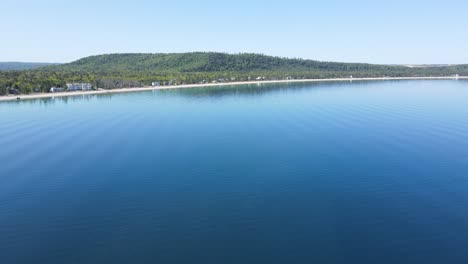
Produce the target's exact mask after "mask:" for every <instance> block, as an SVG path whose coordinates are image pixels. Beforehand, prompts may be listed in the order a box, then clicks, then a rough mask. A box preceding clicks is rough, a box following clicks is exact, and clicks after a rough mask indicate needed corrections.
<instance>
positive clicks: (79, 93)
mask: <svg viewBox="0 0 468 264" xmlns="http://www.w3.org/2000/svg"><path fill="white" fill-rule="evenodd" d="M456 79H459V80H468V76H460V77H457V78H456V77H453V76H449V77H379V78H330V79H302V80H272V81H245V82H225V83H208V84H184V85H173V86H155V87H153V86H148V87H139V88H119V89H112V90H95V91H75V92H60V93H41V94H27V95H7V96H0V101H14V100H18V98H20V99H21V100H28V99H39V98H50V97H64V96H82V95H95V94H110V93H130V92H141V91H151V90H166V89H186V88H197V87H218V86H230V85H246V84H268V83H301V82H345V81H346V82H349V81H391V80H456Z"/></svg>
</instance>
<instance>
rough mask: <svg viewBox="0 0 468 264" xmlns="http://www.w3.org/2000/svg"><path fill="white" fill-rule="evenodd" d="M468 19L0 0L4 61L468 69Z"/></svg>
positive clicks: (444, 11) (360, 1)
mask: <svg viewBox="0 0 468 264" xmlns="http://www.w3.org/2000/svg"><path fill="white" fill-rule="evenodd" d="M467 14H468V1H466V0H464V1H461V0H457V1H454V0H445V1H432V0H425V1H419V0H416V1H410V0H393V1H385V2H384V1H375V0H354V1H338V0H327V1H325V0H323V1H311V0H309V1H305V0H304V1H302V0H288V1H274V0H270V1H266V0H265V1H263V0H262V1H255V0H249V1H248V0H237V1H230V2H226V1H220V0H218V1H214V0H198V1H188V0H187V1H184V0H171V1H158V0H156V1H151V0H133V1H120V0H112V1H111V0H104V1H99V0H92V1H91V0H74V1H67V0H42V1H41V0H1V1H0V19H1V20H0V21H1V27H0V36H1V38H0V39H1V41H0V61H45V62H70V61H73V60H76V59H78V58H81V57H85V56H89V55H96V54H103V53H119V52H150V53H157V52H186V51H222V52H229V53H238V52H256V53H264V54H268V55H277V56H286V57H301V58H308V59H318V60H326V61H347V62H370V63H468V33H467V26H468V15H467Z"/></svg>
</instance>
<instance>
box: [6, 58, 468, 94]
mask: <svg viewBox="0 0 468 264" xmlns="http://www.w3.org/2000/svg"><path fill="white" fill-rule="evenodd" d="M455 74H459V75H465V76H468V65H454V66H443V65H440V66H437V65H431V66H428V67H424V66H422V67H408V66H404V65H374V64H365V63H339V62H322V61H315V60H304V59H291V58H281V57H272V56H266V55H261V54H226V53H215V52H192V53H172V54H107V55H99V56H91V57H87V58H83V59H80V60H77V61H75V62H72V63H67V64H60V65H52V66H45V67H40V68H37V69H32V70H27V71H3V72H0V88H1V87H13V86H14V87H17V88H18V89H20V91H22V92H29V91H32V90H33V88H39V90H41V91H48V89H49V88H50V87H52V86H64V85H65V83H67V82H87V83H91V84H92V85H93V86H94V87H98V88H105V89H112V88H119V87H139V86H144V85H150V84H151V82H154V81H157V82H160V84H161V85H171V84H181V83H203V82H225V81H246V80H255V79H257V78H259V77H261V79H266V80H280V79H322V78H343V77H349V76H351V75H352V76H354V77H385V76H387V77H413V76H452V75H455Z"/></svg>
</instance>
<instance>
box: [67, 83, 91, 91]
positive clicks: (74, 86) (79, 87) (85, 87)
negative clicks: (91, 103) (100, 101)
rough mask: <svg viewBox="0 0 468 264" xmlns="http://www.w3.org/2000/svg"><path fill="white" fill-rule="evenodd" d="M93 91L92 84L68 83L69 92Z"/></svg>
mask: <svg viewBox="0 0 468 264" xmlns="http://www.w3.org/2000/svg"><path fill="white" fill-rule="evenodd" d="M91 89H92V86H91V84H90V83H67V90H68V91H89V90H91Z"/></svg>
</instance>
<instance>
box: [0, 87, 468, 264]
mask: <svg viewBox="0 0 468 264" xmlns="http://www.w3.org/2000/svg"><path fill="white" fill-rule="evenodd" d="M0 132H1V133H0V162H1V163H0V263H2V264H9V263H204V264H207V263H359V264H362V263H468V250H467V246H468V82H466V81H455V80H454V81H385V82H354V83H302V84H290V85H287V84H276V85H251V86H235V87H219V88H197V89H186V90H166V91H154V92H152V91H150V92H140V93H130V94H113V95H100V96H89V97H70V98H55V99H44V100H30V101H21V102H6V103H5V102H4V103H0Z"/></svg>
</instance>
